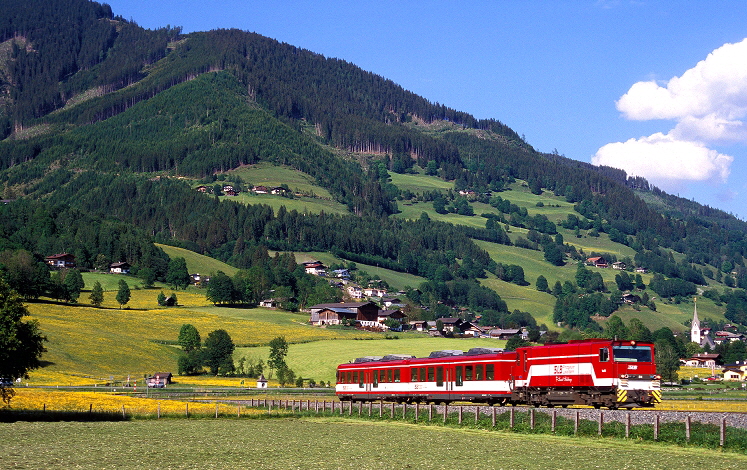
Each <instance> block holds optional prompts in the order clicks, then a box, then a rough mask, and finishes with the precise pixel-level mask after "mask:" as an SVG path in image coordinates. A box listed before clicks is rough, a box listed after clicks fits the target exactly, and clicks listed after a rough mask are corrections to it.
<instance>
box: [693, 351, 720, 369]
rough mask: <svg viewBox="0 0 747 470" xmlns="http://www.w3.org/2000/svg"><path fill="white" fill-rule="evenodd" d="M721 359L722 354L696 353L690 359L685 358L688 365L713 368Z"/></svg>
mask: <svg viewBox="0 0 747 470" xmlns="http://www.w3.org/2000/svg"><path fill="white" fill-rule="evenodd" d="M720 360H721V354H706V353H702V354H696V355H694V356H693V357H691V358H690V359H686V360H685V365H686V366H688V367H704V368H709V369H712V368H714V367H716V366H717V365H718V363H719V362H720Z"/></svg>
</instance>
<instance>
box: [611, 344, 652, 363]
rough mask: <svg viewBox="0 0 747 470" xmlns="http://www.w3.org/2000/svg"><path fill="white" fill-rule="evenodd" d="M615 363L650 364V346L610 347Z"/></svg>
mask: <svg viewBox="0 0 747 470" xmlns="http://www.w3.org/2000/svg"><path fill="white" fill-rule="evenodd" d="M612 356H613V358H614V359H615V362H651V346H632V345H631V346H612Z"/></svg>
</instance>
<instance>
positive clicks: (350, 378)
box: [345, 372, 353, 384]
mask: <svg viewBox="0 0 747 470" xmlns="http://www.w3.org/2000/svg"><path fill="white" fill-rule="evenodd" d="M345 383H347V384H351V383H353V373H352V372H348V373H347V377H345Z"/></svg>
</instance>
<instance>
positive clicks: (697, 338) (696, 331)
mask: <svg viewBox="0 0 747 470" xmlns="http://www.w3.org/2000/svg"><path fill="white" fill-rule="evenodd" d="M693 305H694V310H693V323H692V326H691V327H690V341H692V342H693V343H698V344H700V342H701V341H702V340H703V337H702V336H701V333H700V320H698V298H697V297H695V298H694V299H693Z"/></svg>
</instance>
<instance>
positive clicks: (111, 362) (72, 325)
mask: <svg viewBox="0 0 747 470" xmlns="http://www.w3.org/2000/svg"><path fill="white" fill-rule="evenodd" d="M158 292H159V291H158V290H133V291H132V299H131V300H130V303H129V304H128V307H129V308H125V309H122V310H120V309H119V308H118V305H117V304H116V302H115V300H114V294H113V293H112V292H107V293H105V297H104V305H103V308H95V307H92V306H90V305H85V304H78V305H69V304H63V303H56V302H45V301H39V302H32V303H30V304H28V309H29V312H30V313H31V318H33V319H36V320H38V321H39V326H40V328H41V331H42V333H43V334H45V335H46V336H47V338H48V340H49V341H48V342H47V343H46V348H47V350H48V351H47V352H46V353H45V354H44V356H43V360H44V361H45V363H46V366H45V367H43V368H41V369H39V370H36V371H33V372H32V373H31V377H30V380H29V381H28V382H30V383H31V384H61V385H69V384H73V385H80V384H89V383H91V384H92V383H97V382H100V381H101V380H104V379H108V377H109V376H115V377H116V380H121V379H122V378H123V377H127V376H128V375H130V376H132V377H142V376H143V374H151V373H153V372H156V371H175V370H176V361H177V357H178V354H179V351H178V349H177V348H176V347H174V346H170V345H168V344H164V342H166V343H169V342H171V343H172V344H173V342H174V341H176V339H177V337H178V334H179V328H180V327H181V325H183V324H185V323H190V324H192V325H194V326H195V327H196V328H197V330H198V331H199V332H200V334H201V335H202V338H203V340H204V339H205V338H206V337H207V335H208V333H210V332H211V331H213V330H217V329H224V330H226V331H227V332H228V333H229V335H231V338H232V339H233V341H234V343H235V344H237V345H247V344H267V343H268V342H269V341H270V340H271V339H272V338H274V337H276V336H285V337H286V339H287V340H288V341H289V342H306V341H319V340H328V339H346V338H347V339H350V338H379V337H381V335H379V334H376V333H367V332H361V331H357V330H352V331H346V330H332V329H322V328H316V327H312V326H310V325H307V324H306V322H307V321H308V316H307V315H306V314H293V313H288V312H281V311H275V310H268V309H263V308H255V309H240V308H226V307H214V306H212V305H211V304H210V303H209V302H208V301H207V300H206V299H205V297H204V295H203V294H199V293H190V292H183V291H179V292H178V293H177V298H178V301H179V304H180V306H178V307H170V308H161V307H158V305H157V301H156V297H157V295H158V294H157V293H158Z"/></svg>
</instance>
